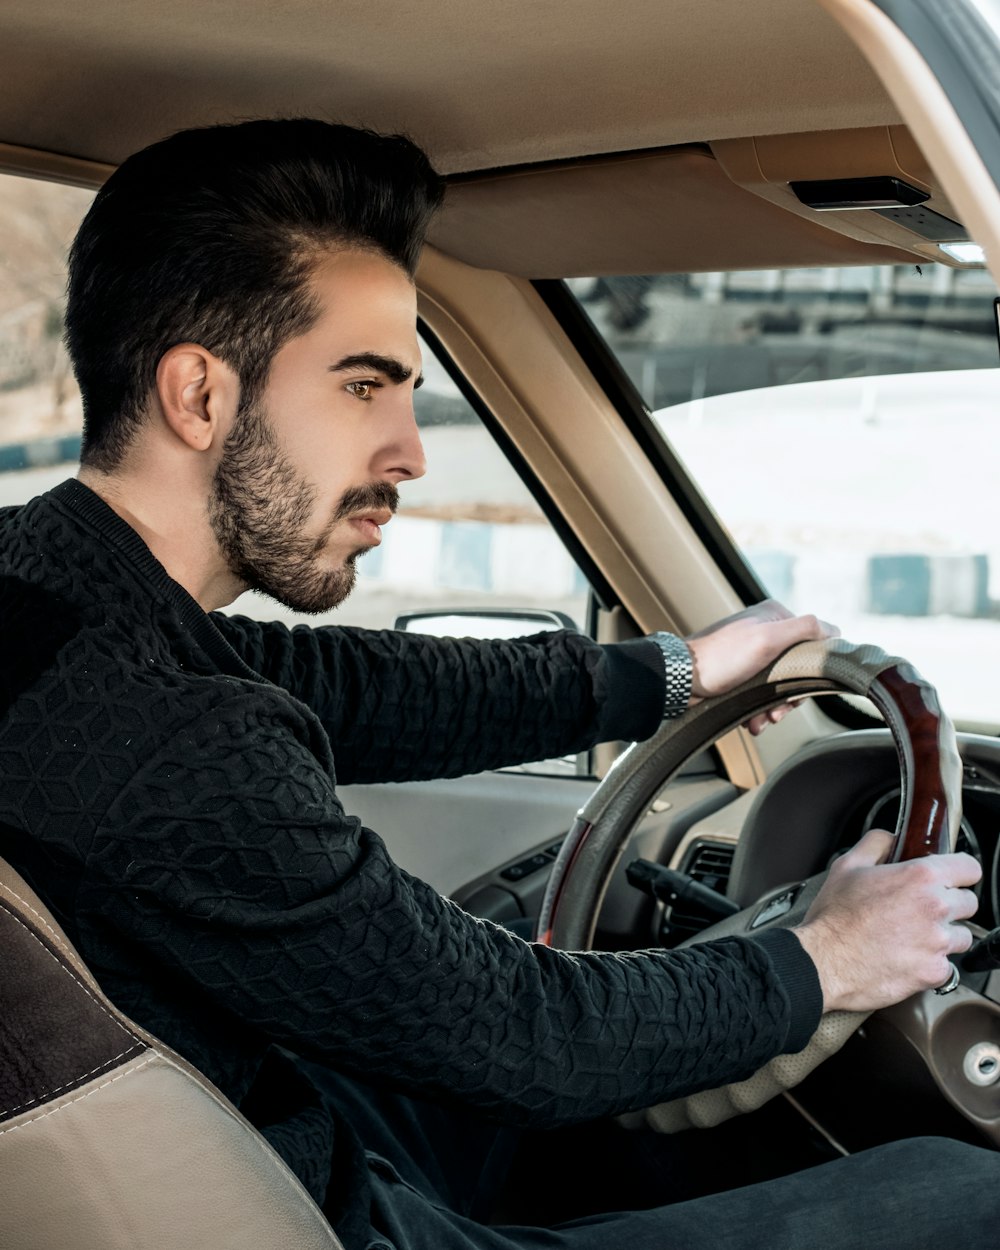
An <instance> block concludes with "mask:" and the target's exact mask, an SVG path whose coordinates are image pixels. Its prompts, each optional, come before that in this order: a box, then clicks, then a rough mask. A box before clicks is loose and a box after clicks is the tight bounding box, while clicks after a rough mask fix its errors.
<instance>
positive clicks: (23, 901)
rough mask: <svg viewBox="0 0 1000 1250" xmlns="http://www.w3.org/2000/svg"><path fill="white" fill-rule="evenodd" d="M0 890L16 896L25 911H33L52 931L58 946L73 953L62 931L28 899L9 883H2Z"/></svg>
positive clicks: (44, 926)
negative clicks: (50, 922)
mask: <svg viewBox="0 0 1000 1250" xmlns="http://www.w3.org/2000/svg"><path fill="white" fill-rule="evenodd" d="M0 890H3V892H4V893H5V894H9V895H10V896H11V898H16V899H17V901H18V902H19V903H20V904H21V906H22V907H23V908H24V909H25V911H29V912H31V914H32V915H33V916H34V917H35V919H36V920H37V921H38V923H39V924H40V925H41V926H42V928H43V929H47V930H48V931H49V933H51V935H52V938H53V940H54V941H55V943H56V945H57V946H60V947H62V948H63V949H64V950H66V951H67V952H69V953H72V950H73V948H72V947H71V946H70V944H69V942H68V941H67V940H66V938H64V937H63V935H62V934H61V933H59V932H57V931H56V930H55V929H54V928H53V927H52V925H50V924H49V922H48V921H47V920H46V919H45V917H44V916H43V915H42V913H41V912H40V911H38V910H36V908H34V907H32V905H31V904H30V903H29V902H28V900H27V899H25V898H22V897H21V896H20V894H18V893H17V891H16V890H12V889H11V888H10V886H9V885H3V884H2V883H0ZM11 914H13V913H11Z"/></svg>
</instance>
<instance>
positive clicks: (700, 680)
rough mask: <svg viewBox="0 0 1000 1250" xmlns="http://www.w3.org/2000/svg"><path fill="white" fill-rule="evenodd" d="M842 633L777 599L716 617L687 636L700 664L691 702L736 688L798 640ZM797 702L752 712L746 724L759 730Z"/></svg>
mask: <svg viewBox="0 0 1000 1250" xmlns="http://www.w3.org/2000/svg"><path fill="white" fill-rule="evenodd" d="M839 634H840V630H839V629H837V627H836V626H835V625H830V624H828V623H827V622H826V621H821V620H819V619H818V618H817V617H815V616H793V615H792V613H791V612H789V610H788V609H787V608H786V607H783V606H782V604H780V603H776V602H775V601H774V600H773V599H766V600H765V601H764V602H763V603H757V604H754V606H753V607H751V608H746V609H745V610H744V611H743V612H737V613H736V615H735V616H727V617H726V618H725V620H722V621H716V623H715V624H714V625H710V626H709V627H708V629H703V630H701V631H700V632H699V633H697V634H692V635H691V637H690V638H688V639H686V642H687V644H688V647H689V648H690V651H691V658H692V660H693V663H694V674H693V677H692V682H691V702H692V703H697V702H698V701H700V700H701V699H709V698H712V697H713V696H714V695H720V694H725V693H726V692H727V691H729V690H733V689H735V688H736V687H737V686H740V685H742V684H743V682H745V681H749V679H750V678H751V677H753V675H754V674H755V673H759V672H760V670H761V669H762V668H765V667H766V666H767V665H768V664H770V663H771V662H772V660H775V659H777V658H778V656H779V655H781V653H782V652H783V651H787V650H788V648H789V647H791V646H794V645H795V643H797V642H816V641H818V640H820V639H822V638H836V637H837V636H838V635H839ZM794 706H795V705H794V704H793V703H783V704H782V705H781V706H780V707H775V708H772V709H771V710H770V711H769V712H761V713H760V714H759V715H758V716H754V717H751V719H750V720H749V721H748V722H747V726H746V727H747V728H748V729H749V730H750V732H751V733H752V734H759V733H760V732H761V730H762V729H765V728H766V727H767V726H768V725H774V724H777V722H778V721H779V720H781V718H782V717H783V716H786V715H787V714H788V713H789V712H790V711H791V710H792V708H793V707H794Z"/></svg>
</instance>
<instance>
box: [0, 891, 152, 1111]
mask: <svg viewBox="0 0 1000 1250" xmlns="http://www.w3.org/2000/svg"><path fill="white" fill-rule="evenodd" d="M0 908H3V910H4V911H6V912H7V915H8V916H10V917H11V919H12V920H14V921H15V922H16V923H17V924H19V925H20V926H21V928H22V929H24V931H25V932H26V933H27V934H28V935H29V936H30V937H31V938H33V939H34V941H35V942H36V943H37V944H38V945H39V946H40V947H41V948H42V950H43V951H44V952H45V954H46V955H48V957H49V958H50V959H51V960H52V961H53V962H54V963H55V965H56V967H57V968H58V969H59V970H60V972H64V973H65V974H66V975H67V976H68V977H70V978H71V979H72V980H73V981H75V982H76V984H77V985H78V986H79V987H80V989H81V990H83V992H84V994H86V995H87V997H88V998H89V999H90V1001H91V1002H92V1003H93V1004H94V1006H95V1007H97V1008H99V1010H100V1011H102V1012H103V1013H104V1015H106V1016H107V1017H108V1019H109V1020H110V1021H111V1023H112V1024H114V1025H115V1026H117V1028H119V1029H121V1031H122V1032H123V1033H124V1034H125V1036H126V1037H130V1038H131V1039H132V1042H133V1043H134V1044H133V1045H132V1046H128V1047H126V1049H125V1050H123V1051H122V1052H121V1054H119V1055H116V1056H115V1057H114V1059H108V1060H106V1061H105V1062H104V1063H101V1064H98V1066H97V1067H96V1068H94V1069H93V1071H92V1072H87V1073H84V1074H83V1076H82V1077H74V1078H73V1080H72V1081H69V1082H67V1084H68V1085H72V1084H73V1083H74V1082H75V1081H77V1080H86V1078H87V1077H88V1076H93V1075H94V1073H95V1072H100V1070H101V1068H106V1067H107V1066H108V1064H110V1063H116V1062H117V1061H118V1060H119V1059H121V1058H122V1057H123V1056H124V1055H127V1054H129V1053H130V1051H133V1050H135V1049H136V1047H137V1046H139V1047H141V1046H144V1045H145V1044H146V1043H145V1042H144V1041H143V1040H142V1038H141V1037H137V1036H136V1034H135V1033H133V1032H132V1031H131V1029H128V1028H126V1027H125V1025H124V1024H122V1022H121V1021H120V1020H118V1019H117V1018H116V1017H115V1016H114V1015H113V1014H112V1013H111V1012H110V1011H109V1010H108V1008H107V1007H106V1006H105V1005H104V1003H102V1002H101V1000H100V999H99V998H97V997H95V995H94V994H93V993H92V992H91V990H90V988H89V987H88V986H86V985H85V984H84V983H83V982H82V981H81V980H80V978H79V977H78V976H77V975H76V973H75V972H74V971H73V970H72V969H70V968H67V967H66V965H65V964H64V963H63V962H62V961H61V960H60V959H59V958H58V956H56V955H54V954H53V953H52V951H50V950H49V948H48V947H47V946H46V945H45V943H44V942H42V941H41V940H40V938H39V937H38V934H37V933H35V932H34V931H33V930H32V929H31V928H30V926H28V925H26V924H25V923H24V921H23V920H22V919H21V917H20V916H18V915H17V914H16V912H13V911H11V910H10V908H9V907H7V906H5V905H4V903H3V902H2V901H0ZM66 1087H67V1086H66V1085H60V1086H59V1087H58V1088H57V1089H53V1090H46V1091H44V1092H43V1093H41V1094H39V1095H38V1096H37V1097H36V1098H31V1099H29V1100H28V1101H27V1102H25V1103H22V1104H21V1106H20V1107H14V1108H13V1109H12V1110H11V1109H8V1110H5V1111H3V1112H0V1114H3V1115H5V1116H6V1115H12V1114H13V1113H14V1112H16V1111H19V1110H22V1109H23V1108H24V1107H30V1106H31V1104H32V1103H33V1102H38V1101H39V1099H41V1098H47V1097H49V1095H51V1094H57V1093H58V1092H59V1090H62V1089H66ZM4 1131H6V1130H4Z"/></svg>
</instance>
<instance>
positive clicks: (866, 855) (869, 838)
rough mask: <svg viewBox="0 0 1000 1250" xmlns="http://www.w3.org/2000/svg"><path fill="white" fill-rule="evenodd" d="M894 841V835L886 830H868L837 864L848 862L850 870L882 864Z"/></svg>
mask: <svg viewBox="0 0 1000 1250" xmlns="http://www.w3.org/2000/svg"><path fill="white" fill-rule="evenodd" d="M895 840H896V838H895V835H894V834H891V833H890V832H889V831H888V830H887V829H869V830H868V832H867V833H866V834H865V836H864V837H863V838H862V839H861V841H860V842H858V843H857V845H856V846H853V847H852V848H851V849H850V850H849V851H848V852H847V854H846V855H843V856H841V859H840V861H839V862H840V863H847V862H850V865H851V867H852V868H865V867H874V866H875V865H876V864H884V863H885V861H886V860H887V859H888V857H889V852H890V851H891V850H892V846H893V843H894V842H895Z"/></svg>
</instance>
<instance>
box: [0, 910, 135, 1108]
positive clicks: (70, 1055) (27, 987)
mask: <svg viewBox="0 0 1000 1250" xmlns="http://www.w3.org/2000/svg"><path fill="white" fill-rule="evenodd" d="M0 951H2V952H3V973H2V976H0V1124H2V1123H3V1122H4V1121H5V1120H9V1119H11V1118H12V1117H13V1116H16V1115H18V1114H20V1113H21V1112H22V1111H25V1110H29V1109H30V1108H32V1107H37V1106H39V1105H40V1104H41V1103H44V1102H46V1101H47V1100H48V1099H50V1098H53V1097H55V1096H58V1095H60V1094H63V1093H66V1092H68V1091H70V1090H73V1089H76V1088H77V1087H78V1086H80V1085H83V1084H84V1083H85V1082H87V1081H89V1080H90V1079H91V1078H92V1077H95V1076H99V1075H101V1074H103V1073H106V1072H108V1071H110V1070H111V1069H113V1068H114V1067H116V1066H118V1065H120V1064H123V1063H126V1062H128V1061H129V1060H130V1059H132V1058H135V1056H136V1055H138V1054H139V1053H140V1052H142V1051H143V1050H145V1049H146V1046H145V1045H144V1043H143V1042H141V1041H140V1039H139V1038H138V1037H136V1035H135V1034H134V1033H132V1032H131V1031H130V1030H129V1029H127V1028H126V1027H125V1026H124V1025H123V1024H121V1023H119V1021H118V1020H116V1019H115V1017H114V1016H113V1015H112V1014H111V1012H110V1011H109V1010H108V1009H107V1007H105V1005H104V1004H103V1003H102V1002H101V1001H100V1000H99V998H98V997H97V996H96V995H95V994H94V992H93V991H92V990H91V989H90V988H89V987H88V986H86V985H84V983H83V982H82V981H81V980H80V979H79V977H78V976H77V975H76V973H75V972H74V971H73V970H72V969H70V968H69V967H68V966H67V965H66V963H65V962H64V957H63V956H62V954H61V953H60V952H58V951H57V950H56V949H55V947H54V945H53V944H52V943H51V942H50V941H48V940H47V939H46V937H45V936H44V935H43V934H41V933H39V932H37V931H36V930H35V929H34V928H33V927H29V925H28V923H27V922H26V920H24V919H23V918H22V917H21V916H19V915H17V914H16V913H15V911H14V910H13V909H12V907H11V905H10V904H9V903H8V902H6V901H5V900H3V899H2V898H0Z"/></svg>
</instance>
